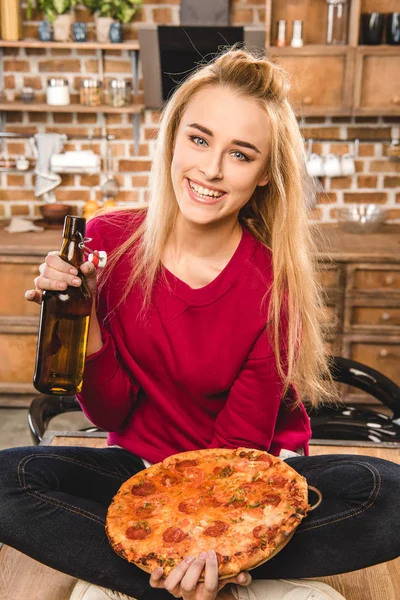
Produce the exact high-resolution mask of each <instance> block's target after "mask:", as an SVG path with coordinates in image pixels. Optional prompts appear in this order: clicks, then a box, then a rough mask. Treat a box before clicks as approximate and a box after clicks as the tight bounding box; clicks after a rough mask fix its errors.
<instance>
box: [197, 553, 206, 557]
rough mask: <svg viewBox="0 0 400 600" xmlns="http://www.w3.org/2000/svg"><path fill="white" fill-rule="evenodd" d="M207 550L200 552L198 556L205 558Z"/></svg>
mask: <svg viewBox="0 0 400 600" xmlns="http://www.w3.org/2000/svg"><path fill="white" fill-rule="evenodd" d="M206 556H207V552H200V554H199V558H206Z"/></svg>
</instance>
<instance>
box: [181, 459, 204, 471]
mask: <svg viewBox="0 0 400 600" xmlns="http://www.w3.org/2000/svg"><path fill="white" fill-rule="evenodd" d="M198 464H199V461H198V460H197V459H193V460H189V459H186V460H181V461H178V462H177V463H176V464H175V469H177V470H178V471H183V470H184V469H187V468H188V467H196V466H197V465H198Z"/></svg>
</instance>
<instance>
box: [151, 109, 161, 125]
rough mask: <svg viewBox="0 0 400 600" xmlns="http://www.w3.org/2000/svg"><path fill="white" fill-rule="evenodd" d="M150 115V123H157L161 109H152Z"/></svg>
mask: <svg viewBox="0 0 400 600" xmlns="http://www.w3.org/2000/svg"><path fill="white" fill-rule="evenodd" d="M150 117H151V122H152V123H159V122H160V120H161V111H160V110H152V111H151V115H150Z"/></svg>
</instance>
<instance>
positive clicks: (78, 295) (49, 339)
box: [33, 215, 92, 396]
mask: <svg viewBox="0 0 400 600" xmlns="http://www.w3.org/2000/svg"><path fill="white" fill-rule="evenodd" d="M85 230H86V220H85V219H83V218H80V217H72V216H69V215H68V216H67V217H65V221H64V230H63V241H62V245H61V249H60V257H61V258H62V259H63V260H65V261H66V262H67V263H69V264H70V265H72V266H74V267H76V269H78V275H77V276H78V277H80V279H81V280H82V284H81V285H80V286H79V287H73V286H68V287H67V288H66V289H65V290H59V291H52V290H51V291H50V290H45V291H44V292H43V296H42V304H41V310H40V322H39V334H38V344H37V351H36V366H35V374H34V378H33V385H34V386H35V388H36V389H37V390H38V391H39V392H42V393H44V394H56V395H71V396H72V395H74V394H77V393H78V392H80V391H81V389H82V384H83V371H84V365H85V357H86V348H87V339H88V333H89V321H90V314H91V310H92V295H91V293H90V292H89V289H88V287H87V285H86V281H85V278H84V276H83V275H82V272H81V271H80V269H79V267H80V266H81V264H82V263H83V262H84V260H85V258H84V251H83V248H81V247H80V246H79V244H80V243H81V242H82V241H83V239H84V237H85Z"/></svg>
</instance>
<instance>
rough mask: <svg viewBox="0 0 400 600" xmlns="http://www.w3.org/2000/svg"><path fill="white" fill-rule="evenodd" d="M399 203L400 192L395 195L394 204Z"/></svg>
mask: <svg viewBox="0 0 400 600" xmlns="http://www.w3.org/2000/svg"><path fill="white" fill-rule="evenodd" d="M399 202H400V192H399V193H398V194H396V204H398V203H399Z"/></svg>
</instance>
